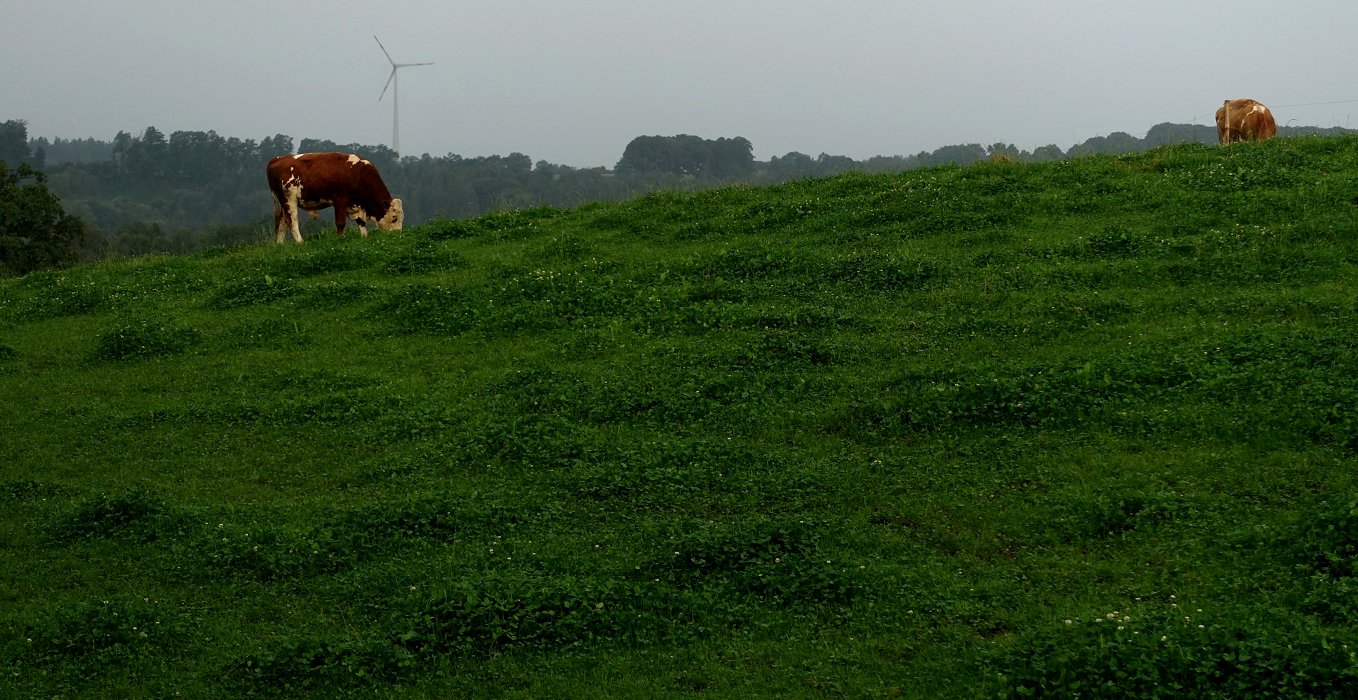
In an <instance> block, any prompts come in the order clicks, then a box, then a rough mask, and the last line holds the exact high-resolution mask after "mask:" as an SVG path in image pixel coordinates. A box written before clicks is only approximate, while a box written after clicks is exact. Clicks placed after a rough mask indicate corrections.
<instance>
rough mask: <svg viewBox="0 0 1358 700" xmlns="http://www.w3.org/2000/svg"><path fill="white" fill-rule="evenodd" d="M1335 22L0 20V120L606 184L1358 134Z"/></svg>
mask: <svg viewBox="0 0 1358 700" xmlns="http://www.w3.org/2000/svg"><path fill="white" fill-rule="evenodd" d="M1355 27H1358V1H1355V0H1314V1H1307V0H1298V1H1296V2H1287V3H1284V2H1280V1H1279V0H1136V1H1128V0H1119V1H1111V0H1046V1H1039V0H1031V1H1026V2H1019V1H1012V2H1002V1H1000V0H984V1H983V0H931V1H929V2H924V1H912V0H683V2H679V1H677V0H463V1H461V2H413V1H405V0H331V1H329V2H319V1H310V0H268V1H261V0H232V1H229V2H189V1H185V0H139V1H138V0H0V121H4V120H8V119H22V120H25V121H27V122H28V132H29V135H30V136H31V137H39V136H45V137H48V138H54V137H62V138H80V137H91V136H92V137H95V138H98V139H101V140H112V138H113V136H114V135H115V134H116V133H117V132H118V131H119V130H123V131H128V132H131V133H132V134H134V135H139V134H140V133H141V132H142V131H143V130H145V128H146V127H147V126H155V127H156V128H158V129H160V130H161V131H163V132H165V133H166V134H167V135H168V134H170V133H172V132H174V131H179V130H185V131H209V130H213V131H216V132H217V133H218V134H220V135H222V136H236V137H240V138H248V139H255V140H258V139H262V138H265V137H268V136H272V135H274V134H280V133H281V134H287V135H289V136H291V137H293V139H295V140H300V139H302V138H322V139H330V140H333V141H336V142H339V143H363V144H378V143H384V144H388V145H390V143H391V136H392V104H391V99H392V96H391V94H390V93H388V94H387V96H386V97H385V98H384V99H383V100H382V101H381V102H379V101H378V95H379V94H380V93H381V92H382V87H383V84H384V83H385V82H386V80H387V76H388V74H389V72H390V70H391V67H390V65H389V64H388V63H387V60H386V58H385V57H384V56H383V55H382V52H381V50H380V49H379V48H378V46H377V43H376V42H374V41H373V35H374V34H376V35H377V36H378V37H379V38H381V40H382V43H383V44H385V45H386V47H387V50H389V51H390V52H391V54H392V57H393V58H394V59H395V60H396V61H398V62H417V61H432V62H433V63H434V65H432V66H421V67H417V68H406V69H403V70H402V71H401V74H400V75H401V77H400V88H401V91H400V99H401V103H400V115H401V151H402V153H403V154H405V155H419V154H422V153H429V154H431V155H435V156H443V155H446V154H449V153H457V154H459V155H462V156H467V157H473V156H485V155H497V154H498V155H507V154H509V153H511V152H515V151H517V152H520V153H525V154H527V155H528V156H530V157H532V159H533V160H534V161H537V160H547V161H549V162H552V163H561V164H566V165H572V166H576V167H592V166H598V165H603V166H608V167H612V166H613V165H614V164H615V163H616V162H617V160H618V159H619V158H620V157H621V156H622V152H623V149H624V148H625V147H626V145H627V142H628V141H630V140H631V139H632V138H633V137H635V136H640V135H673V134H695V135H698V136H702V137H704V138H718V137H722V136H726V137H733V136H744V137H745V138H748V139H749V140H750V141H751V142H752V143H753V144H754V148H755V157H756V158H758V159H759V160H767V159H768V158H770V157H771V156H781V155H783V154H786V153H787V152H789V151H800V152H803V153H807V154H809V155H812V156H815V155H818V154H820V153H829V154H832V155H847V156H850V157H852V158H855V159H863V158H868V157H870V156H874V155H909V154H913V153H918V152H920V151H932V150H934V149H936V148H938V147H940V146H945V145H951V144H958V143H981V144H991V143H995V142H1005V143H1012V144H1014V145H1016V146H1018V147H1019V148H1022V149H1025V150H1027V149H1032V148H1036V147H1038V146H1043V145H1046V144H1056V145H1058V146H1060V147H1061V148H1068V147H1069V146H1070V145H1072V144H1074V143H1078V142H1081V141H1084V140H1085V139H1087V138H1089V137H1092V136H1102V135H1107V134H1109V133H1111V132H1114V131H1125V132H1128V133H1130V134H1132V135H1134V136H1142V135H1144V134H1145V132H1146V130H1147V129H1149V128H1150V127H1151V126H1154V125H1155V124H1158V123H1161V122H1167V121H1168V122H1180V123H1188V122H1193V121H1195V120H1196V121H1197V123H1202V124H1210V123H1212V117H1211V114H1212V112H1213V111H1214V110H1215V109H1216V107H1217V106H1218V105H1220V103H1221V101H1222V100H1223V99H1226V98H1235V97H1253V98H1255V99H1258V100H1261V101H1263V102H1265V103H1267V104H1269V105H1270V106H1272V107H1273V109H1274V114H1275V116H1276V117H1277V120H1278V122H1279V124H1280V125H1284V124H1291V125H1307V126H1310V125H1314V126H1324V127H1328V126H1344V127H1353V128H1358V79H1355V77H1354V75H1355V73H1354V71H1355V69H1356V68H1358V42H1355V41H1354V39H1353V33H1354V28H1355Z"/></svg>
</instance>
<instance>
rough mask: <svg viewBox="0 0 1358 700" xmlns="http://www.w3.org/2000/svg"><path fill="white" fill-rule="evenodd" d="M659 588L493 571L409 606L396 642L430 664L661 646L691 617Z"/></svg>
mask: <svg viewBox="0 0 1358 700" xmlns="http://www.w3.org/2000/svg"><path fill="white" fill-rule="evenodd" d="M675 602H676V601H675V598H674V596H673V595H667V592H666V591H665V590H664V589H663V588H662V587H660V586H657V585H656V584H655V583H654V582H652V583H651V584H642V583H630V582H625V581H620V580H616V579H607V578H595V577H577V576H567V575H556V576H552V575H546V574H540V573H533V572H526V571H487V572H481V573H477V574H473V575H471V576H468V577H467V578H464V579H462V580H459V581H454V582H451V583H449V584H446V585H444V586H442V587H440V588H439V589H438V590H436V591H434V592H433V593H432V594H430V595H428V596H425V597H423V598H422V599H419V600H415V601H411V602H409V603H406V604H405V605H403V606H402V607H403V608H407V609H404V610H402V611H401V612H400V614H399V617H398V618H397V619H396V620H395V622H394V623H393V626H394V627H395V629H396V630H397V631H396V632H395V633H394V635H393V636H394V639H395V641H396V642H397V643H398V644H400V645H401V646H402V647H404V648H405V649H408V650H410V651H411V652H412V653H414V654H417V655H419V656H422V657H427V656H443V655H453V656H486V655H490V654H494V653H499V652H502V651H511V650H522V649H526V650H539V651H561V650H569V649H577V648H582V647H587V646H590V645H593V644H596V643H603V644H619V643H622V644H626V643H629V642H630V643H633V644H635V643H645V642H653V641H657V640H658V639H660V638H663V637H664V636H666V635H668V634H669V633H670V630H671V629H672V628H674V627H675V626H676V625H675V623H676V622H677V621H679V620H680V619H682V618H683V617H685V616H686V615H684V614H683V613H682V612H681V611H679V610H677V609H676V608H675Z"/></svg>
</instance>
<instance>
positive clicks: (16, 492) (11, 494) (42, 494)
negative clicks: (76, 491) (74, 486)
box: [0, 479, 69, 504]
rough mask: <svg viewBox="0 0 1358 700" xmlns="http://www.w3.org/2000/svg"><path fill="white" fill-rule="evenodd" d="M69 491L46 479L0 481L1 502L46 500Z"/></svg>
mask: <svg viewBox="0 0 1358 700" xmlns="http://www.w3.org/2000/svg"><path fill="white" fill-rule="evenodd" d="M68 493H69V492H68V490H67V489H66V488H64V487H61V486H57V485H56V484H51V483H47V482H45V481H33V480H31V479H12V480H5V481H0V504H5V503H31V502H34V501H45V500H47V499H49V498H55V497H57V496H64V495H67V494H68Z"/></svg>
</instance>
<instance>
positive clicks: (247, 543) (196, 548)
mask: <svg viewBox="0 0 1358 700" xmlns="http://www.w3.org/2000/svg"><path fill="white" fill-rule="evenodd" d="M346 544H347V543H346V542H344V541H343V540H342V539H341V538H337V537H336V536H335V533H334V532H333V531H332V530H330V529H329V528H312V527H287V526H276V525H268V524H261V523H257V522H256V523H247V524H242V523H238V522H230V523H228V522H219V523H217V525H216V526H212V527H208V528H206V530H205V531H201V532H199V533H198V535H197V536H195V537H193V538H189V539H186V540H184V542H182V543H181V544H180V547H181V548H182V550H183V551H182V553H181V556H182V557H184V558H186V559H187V560H188V561H189V562H191V563H192V564H193V566H191V567H190V568H189V569H188V571H190V572H194V571H196V572H197V574H198V575H200V576H201V577H202V578H204V579H206V580H213V579H217V578H220V577H221V576H231V577H237V578H245V579H254V580H257V581H264V582H273V581H281V580H286V579H296V578H308V577H313V576H318V575H321V574H328V573H333V572H335V571H340V570H343V569H347V568H349V567H351V566H352V565H353V563H354V561H355V559H356V557H357V556H358V555H359V553H358V552H354V551H352V550H351V549H349V548H348V547H346V546H345V545H346Z"/></svg>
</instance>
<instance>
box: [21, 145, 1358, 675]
mask: <svg viewBox="0 0 1358 700" xmlns="http://www.w3.org/2000/svg"><path fill="white" fill-rule="evenodd" d="M1355 173H1358V140H1354V139H1351V138H1314V137H1308V138H1299V139H1275V140H1273V141H1268V142H1264V143H1260V144H1238V145H1235V146H1232V147H1230V148H1217V147H1207V146H1201V145H1184V146H1176V147H1169V148H1162V149H1159V150H1156V151H1152V152H1149V153H1144V154H1135V155H1127V156H1121V157H1091V158H1079V159H1073V160H1069V161H1063V162H1057V163H1046V164H1032V165H1018V164H981V165H977V166H974V167H968V168H955V167H952V168H937V169H928V170H920V171H913V172H909V173H904V174H899V175H889V176H875V175H874V176H869V175H861V174H851V175H845V176H842V177H836V178H831V179H825V180H813V181H806V182H798V183H792V184H786V185H782V186H778V187H774V188H768V189H752V188H733V189H726V190H717V191H710V192H702V193H693V194H671V193H657V194H653V195H649V196H646V197H643V198H640V199H637V200H633V201H630V202H623V203H618V204H609V205H590V206H585V207H580V208H577V209H571V210H554V209H536V210H527V211H519V212H503V213H497V214H492V215H489V216H485V217H481V218H478V219H474V220H468V221H438V222H434V223H431V224H428V225H425V226H421V227H419V228H416V229H413V230H410V231H407V232H403V233H397V234H385V235H377V236H372V237H369V238H367V239H360V238H357V237H352V236H351V237H347V238H344V239H337V238H335V237H333V236H330V237H319V236H318V237H314V238H312V239H311V240H309V241H308V242H307V243H306V244H305V245H304V246H293V245H287V246H282V247H276V246H273V245H263V246H257V247H248V248H233V249H219V250H213V251H209V252H207V253H204V254H201V255H198V256H196V257H192V258H171V257H147V258H137V259H132V260H122V261H108V262H102V263H98V264H95V265H90V266H85V267H78V268H73V269H68V270H62V271H51V272H43V273H37V274H32V275H28V276H26V277H23V278H19V279H9V280H0V425H3V435H4V439H3V440H0V532H3V533H4V537H3V539H0V543H3V544H2V545H0V546H2V547H3V552H0V584H3V585H0V601H2V602H3V605H0V631H2V632H0V688H7V689H8V691H9V692H7V694H8V695H19V696H40V695H41V696H59V695H94V696H113V695H132V696H168V695H174V694H176V693H179V694H182V695H184V696H194V697H228V696H237V695H244V694H254V695H263V696H278V697H305V696H332V695H335V694H340V695H345V694H353V695H359V696H375V697H456V696H477V697H484V696H492V697H543V696H548V697H561V696H567V697H583V696H589V697H679V696H687V695H698V694H701V695H708V696H713V697H749V696H761V695H780V696H784V695H790V696H826V695H829V696H840V695H845V696H880V697H897V696H903V697H938V696H948V697H1006V696H1012V695H1025V694H1054V695H1059V696H1072V695H1080V696H1084V697H1126V696H1136V697H1173V696H1181V695H1184V694H1188V693H1193V694H1197V695H1200V696H1203V697H1239V696H1241V695H1242V694H1263V695H1275V696H1297V695H1307V696H1318V697H1342V696H1343V695H1344V694H1345V693H1346V692H1347V690H1346V689H1347V688H1351V687H1352V685H1353V684H1354V683H1358V671H1355V670H1354V669H1355V668H1358V659H1355V655H1354V654H1355V652H1356V651H1358V634H1355V633H1354V629H1358V626H1355V622H1358V603H1355V602H1354V601H1358V596H1355V593H1358V588H1356V586H1358V584H1355V583H1354V581H1355V577H1354V576H1355V573H1356V572H1358V563H1355V562H1356V561H1358V560H1355V556H1358V484H1355V479H1354V473H1355V471H1354V465H1355V450H1356V449H1358V379H1356V377H1358V371H1355V370H1358V356H1355V345H1358V341H1356V340H1355V338H1358V334H1356V333H1355V331H1356V330H1358V323H1356V321H1358V304H1356V303H1355V301H1354V298H1355V295H1354V292H1355V287H1358V272H1355V265H1354V263H1355V261H1358V242H1355V239H1354V236H1353V232H1354V231H1355V224H1356V223H1358V211H1356V210H1355V207H1354V202H1353V198H1354V193H1355V192H1358V175H1356V174H1355Z"/></svg>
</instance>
